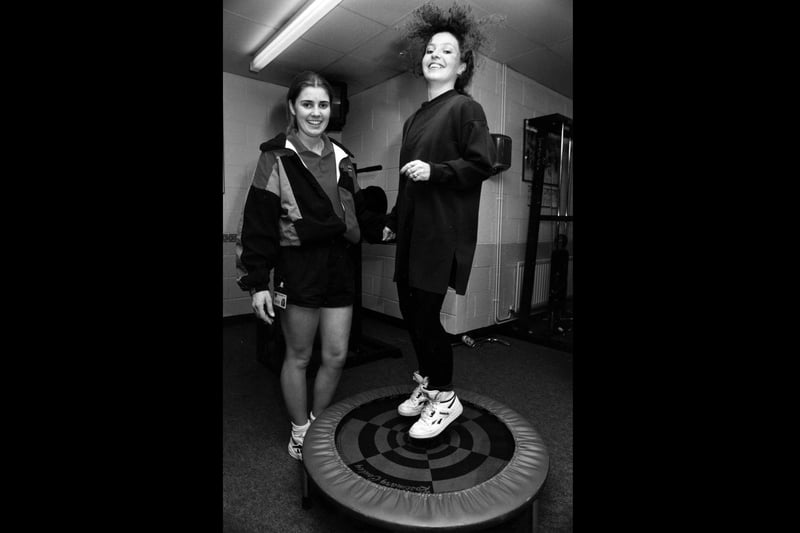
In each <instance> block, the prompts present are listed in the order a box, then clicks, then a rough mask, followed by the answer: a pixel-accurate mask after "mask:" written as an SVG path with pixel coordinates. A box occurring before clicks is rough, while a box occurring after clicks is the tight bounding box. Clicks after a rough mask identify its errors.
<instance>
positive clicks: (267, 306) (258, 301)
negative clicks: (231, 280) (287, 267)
mask: <svg viewBox="0 0 800 533" xmlns="http://www.w3.org/2000/svg"><path fill="white" fill-rule="evenodd" d="M252 306H253V311H255V312H256V316H257V317H258V318H260V319H261V320H263V321H264V322H266V323H267V324H272V321H273V319H274V318H275V311H274V310H273V309H272V296H271V295H270V293H269V291H259V292H254V293H253V302H252Z"/></svg>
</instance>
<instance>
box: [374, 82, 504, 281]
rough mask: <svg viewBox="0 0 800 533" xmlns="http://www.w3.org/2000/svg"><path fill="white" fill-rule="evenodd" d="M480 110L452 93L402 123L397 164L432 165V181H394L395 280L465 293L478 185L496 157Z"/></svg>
mask: <svg viewBox="0 0 800 533" xmlns="http://www.w3.org/2000/svg"><path fill="white" fill-rule="evenodd" d="M494 152H495V148H494V143H493V142H492V138H491V134H490V133H489V127H488V125H487V123H486V115H485V113H484V111H483V108H482V107H481V105H480V104H479V103H478V102H476V101H475V100H473V99H472V98H471V97H469V96H467V95H464V94H460V93H458V92H456V91H455V90H454V89H453V90H450V91H447V92H445V93H443V94H441V95H439V96H437V97H436V98H434V99H433V100H430V101H428V102H424V103H423V104H422V106H421V107H420V108H419V109H418V110H417V111H416V112H415V113H414V114H413V115H412V116H411V117H409V118H408V120H406V122H405V124H404V125H403V143H402V147H401V149H400V166H399V167H398V168H402V167H403V165H405V164H406V163H407V162H409V161H413V160H415V159H419V160H421V161H424V162H426V163H428V164H430V165H431V177H430V181H427V182H425V181H422V182H414V181H411V180H409V179H407V178H406V177H405V176H404V175H401V176H400V183H399V190H398V195H397V203H396V204H395V206H394V208H393V209H392V211H391V213H390V214H389V216H388V221H387V225H388V226H389V228H391V229H392V230H393V231H395V232H396V233H397V250H396V254H395V272H394V281H399V280H405V281H407V282H408V283H409V285H410V286H411V287H416V288H419V289H423V290H426V291H430V292H435V293H438V294H444V293H445V292H447V287H448V286H450V287H453V288H454V289H455V290H456V293H457V294H464V293H466V290H467V282H468V281H469V275H470V271H471V269H472V259H473V257H474V255H475V244H476V241H477V238H478V208H479V204H480V197H481V186H482V184H483V180H485V179H487V178H489V177H490V176H491V175H492V161H493V160H494V159H495V153H494Z"/></svg>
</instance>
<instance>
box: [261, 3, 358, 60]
mask: <svg viewBox="0 0 800 533" xmlns="http://www.w3.org/2000/svg"><path fill="white" fill-rule="evenodd" d="M341 2H342V0H312V1H311V2H309V3H307V4H306V5H305V6H304V7H303V9H302V10H300V11H299V12H298V13H297V14H296V15H295V16H294V17H292V19H291V20H290V21H289V22H288V23H287V24H286V25H285V26H284V27H283V28H281V29H280V30H279V31H278V33H277V34H276V35H275V37H273V38H272V39H270V40H269V42H267V44H265V45H264V46H262V47H261V49H260V50H259V51H258V52H256V56H255V58H253V60H252V61H251V62H250V70H251V71H253V72H259V71H260V70H261V69H262V68H264V67H266V66H267V65H268V64H269V63H270V62H271V61H272V60H273V59H275V58H276V57H278V56H279V55H280V54H281V52H283V51H284V50H286V49H287V48H289V46H290V45H291V44H292V43H293V42H295V41H296V40H297V39H299V38H300V37H301V36H302V35H303V34H304V33H305V32H306V31H308V29H309V28H311V27H312V26H313V25H314V24H316V23H317V22H319V20H320V19H321V18H322V17H324V16H325V15H327V14H328V12H329V11H330V10H331V9H333V8H334V7H336V6H338V5H339V4H340V3H341Z"/></svg>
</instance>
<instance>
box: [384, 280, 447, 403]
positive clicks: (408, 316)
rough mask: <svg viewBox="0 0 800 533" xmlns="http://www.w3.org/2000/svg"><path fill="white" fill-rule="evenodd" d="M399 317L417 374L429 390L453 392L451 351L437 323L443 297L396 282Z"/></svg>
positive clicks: (444, 333)
mask: <svg viewBox="0 0 800 533" xmlns="http://www.w3.org/2000/svg"><path fill="white" fill-rule="evenodd" d="M397 296H398V299H399V303H400V313H402V315H403V320H404V321H405V325H406V328H407V329H408V333H409V335H410V336H411V343H412V344H413V345H414V351H415V352H416V354H417V364H418V365H419V368H418V370H419V373H420V374H422V375H423V376H427V377H428V380H429V382H428V389H431V390H452V389H453V347H452V346H450V340H449V336H448V334H447V332H446V331H445V330H444V328H443V327H442V323H441V321H440V320H439V313H440V312H441V310H442V303H443V302H444V297H445V295H444V294H436V293H433V292H428V291H423V290H422V289H416V288H414V287H409V286H408V284H407V283H405V282H402V281H398V282H397Z"/></svg>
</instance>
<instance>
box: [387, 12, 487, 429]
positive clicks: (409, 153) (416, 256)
mask: <svg viewBox="0 0 800 533" xmlns="http://www.w3.org/2000/svg"><path fill="white" fill-rule="evenodd" d="M414 15H415V16H414V17H413V18H412V20H411V22H410V23H409V24H408V25H407V26H406V37H407V39H408V40H410V41H411V42H412V49H411V54H410V55H409V57H410V58H412V61H414V62H415V63H416V64H415V65H414V72H415V73H416V74H418V75H419V74H421V75H422V76H423V77H424V78H425V82H426V84H427V90H428V100H427V101H425V102H423V103H422V105H421V106H420V108H419V109H418V110H417V111H416V112H415V113H414V114H413V115H412V116H411V117H409V118H408V119H407V120H406V121H405V123H404V125H403V137H402V146H401V150H400V163H399V168H400V182H399V188H398V195H397V202H396V204H395V206H394V207H393V208H392V210H391V212H390V213H389V215H388V216H387V223H386V227H385V228H384V230H383V233H384V234H383V240H384V241H391V240H395V239H396V241H397V249H396V254H395V271H394V278H393V279H394V281H395V282H396V283H397V293H398V298H399V304H400V312H401V314H402V316H403V320H404V322H405V325H406V328H407V329H408V332H409V335H410V337H411V341H412V344H413V346H414V351H415V353H416V357H417V363H418V365H419V366H418V370H417V371H415V372H414V373H413V379H414V382H415V384H416V387H415V388H414V390H413V392H412V393H411V395H410V397H409V398H408V399H407V400H405V401H404V402H403V403H402V404H400V405H399V406H398V408H397V410H398V412H399V413H400V414H401V415H403V416H417V415H419V419H418V420H417V421H416V422H415V423H414V424H413V425H412V426H411V429H410V430H409V435H410V436H411V437H413V438H418V439H425V438H431V437H434V436H436V435H438V434H440V433H441V432H442V431H443V430H444V429H445V428H446V427H447V426H448V425H449V424H450V423H452V422H453V421H454V420H456V419H457V418H458V416H459V415H460V414H461V413H462V411H463V407H462V405H461V402H460V401H459V399H458V396H457V395H456V393H455V391H454V390H453V380H452V377H453V349H452V347H451V345H450V340H449V337H448V334H447V332H446V331H445V330H444V328H443V327H442V324H441V321H440V319H439V313H440V312H441V309H442V303H443V302H444V298H445V295H446V293H447V288H448V287H453V288H454V289H455V291H456V294H464V293H465V292H466V289H467V282H468V281H469V274H470V270H471V268H472V260H473V256H474V254H475V244H476V241H477V233H478V208H479V203H480V196H481V186H482V184H483V181H484V180H485V179H487V178H489V177H490V176H491V175H492V162H493V160H494V158H495V151H494V150H495V149H494V144H493V142H492V138H491V135H490V133H489V128H488V125H487V122H486V115H485V113H484V111H483V108H482V107H481V105H480V104H479V103H478V102H476V101H475V100H473V99H472V98H471V97H470V96H469V95H468V94H467V92H466V87H467V86H468V85H469V83H470V81H471V79H472V75H473V73H474V71H475V60H476V51H477V49H478V47H479V46H480V45H482V44H483V43H484V41H485V38H484V35H483V34H482V33H481V21H477V20H475V19H474V18H473V17H472V16H471V13H470V9H469V8H468V7H461V6H459V5H457V4H454V5H453V6H452V7H451V8H450V9H449V10H446V11H445V10H443V9H441V8H438V7H436V6H434V5H431V4H426V5H423V6H422V7H420V8H419V9H418V10H416V11H415V13H414Z"/></svg>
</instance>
